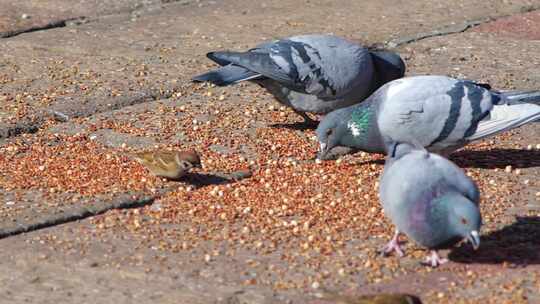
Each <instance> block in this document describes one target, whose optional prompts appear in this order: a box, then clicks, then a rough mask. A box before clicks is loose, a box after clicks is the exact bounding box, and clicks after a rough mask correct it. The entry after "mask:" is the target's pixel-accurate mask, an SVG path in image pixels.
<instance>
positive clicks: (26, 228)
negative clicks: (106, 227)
mask: <svg viewBox="0 0 540 304" xmlns="http://www.w3.org/2000/svg"><path fill="white" fill-rule="evenodd" d="M205 175H206V177H205V179H206V181H203V180H200V181H199V182H198V184H197V187H204V186H209V185H219V184H226V183H232V182H238V181H240V180H242V179H245V178H250V177H251V176H252V172H251V170H250V171H245V170H239V171H235V172H231V173H223V172H208V173H206V174H205ZM198 179H200V177H199V178H198ZM198 179H197V180H198ZM174 189H175V187H174V184H171V186H170V187H166V188H164V189H161V190H159V191H158V192H157V194H155V195H147V196H145V197H143V198H140V199H125V198H117V199H116V200H115V199H113V200H112V201H111V202H108V203H107V202H103V200H101V201H100V200H98V201H96V202H94V203H90V204H88V205H83V206H78V207H74V208H72V209H69V210H67V211H66V212H63V213H61V214H55V215H52V216H50V217H47V218H44V219H43V220H41V221H38V222H35V223H29V224H21V225H19V226H17V227H9V228H4V229H2V228H0V240H1V239H4V238H7V237H11V236H15V235H18V234H22V233H27V232H33V231H36V230H40V229H44V228H50V227H54V226H57V225H62V224H67V223H70V222H75V221H79V220H84V219H86V218H89V217H94V216H96V215H100V214H103V213H105V212H107V211H110V210H117V209H133V208H140V207H144V206H148V205H151V204H152V203H154V201H155V200H157V199H159V198H160V197H162V196H163V195H165V194H166V193H169V192H171V191H174Z"/></svg>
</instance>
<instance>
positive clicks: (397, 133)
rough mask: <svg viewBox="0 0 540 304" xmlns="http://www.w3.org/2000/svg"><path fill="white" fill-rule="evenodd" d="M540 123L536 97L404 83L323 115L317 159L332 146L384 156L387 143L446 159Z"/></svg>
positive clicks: (428, 81) (437, 81) (451, 82)
mask: <svg viewBox="0 0 540 304" xmlns="http://www.w3.org/2000/svg"><path fill="white" fill-rule="evenodd" d="M539 118H540V91H496V90H493V89H490V87H489V86H488V85H485V84H479V83H475V82H473V81H469V80H458V79H454V78H450V77H446V76H414V77H405V78H401V79H397V80H394V81H391V82H389V83H387V84H385V85H383V86H382V87H381V88H379V89H378V90H377V91H376V92H375V93H373V95H371V96H370V97H369V98H367V99H366V100H365V101H364V102H362V103H360V104H357V105H353V106H350V107H346V108H343V109H338V110H335V111H333V112H331V113H329V114H327V115H326V116H325V117H324V118H323V119H322V120H321V122H320V124H319V126H318V128H317V130H316V133H317V138H318V141H319V145H320V154H319V158H321V159H324V158H325V155H326V154H327V153H328V152H329V151H330V150H331V149H332V148H333V147H334V146H344V147H350V148H354V149H356V150H362V151H365V152H371V153H386V152H387V151H385V148H386V147H387V146H388V144H389V143H392V142H416V143H418V144H420V145H421V146H423V147H425V148H426V149H427V150H428V151H430V152H434V153H439V154H442V155H448V154H450V153H451V152H453V151H454V150H456V149H458V148H460V147H462V146H464V145H466V144H468V143H469V142H471V141H474V140H479V139H482V138H485V137H488V136H491V135H494V134H497V133H500V132H503V131H506V130H510V129H513V128H516V127H519V126H522V125H524V124H526V123H529V122H532V121H536V120H538V119H539Z"/></svg>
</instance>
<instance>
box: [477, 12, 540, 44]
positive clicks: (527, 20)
mask: <svg viewBox="0 0 540 304" xmlns="http://www.w3.org/2000/svg"><path fill="white" fill-rule="evenodd" d="M474 31H476V32H487V33H495V34H498V35H503V36H508V37H513V38H518V39H526V40H540V11H534V12H529V13H524V14H519V15H514V16H509V17H506V18H501V19H499V20H496V21H493V22H489V23H485V24H482V25H480V26H478V27H476V28H474Z"/></svg>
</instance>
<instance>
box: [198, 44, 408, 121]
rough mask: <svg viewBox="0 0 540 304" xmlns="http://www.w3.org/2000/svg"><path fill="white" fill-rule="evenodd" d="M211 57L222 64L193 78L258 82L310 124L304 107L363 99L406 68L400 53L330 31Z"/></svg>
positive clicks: (324, 109) (323, 109) (318, 109)
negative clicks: (370, 47) (373, 48)
mask: <svg viewBox="0 0 540 304" xmlns="http://www.w3.org/2000/svg"><path fill="white" fill-rule="evenodd" d="M207 57H208V58H210V59H211V60H213V61H215V62H216V63H217V64H219V65H221V66H222V67H221V68H219V69H216V70H213V71H210V72H208V73H205V74H202V75H198V76H195V77H193V81H197V82H199V81H208V82H211V83H213V84H216V85H218V86H226V85H230V84H235V83H238V82H241V81H245V80H250V81H253V82H255V83H257V84H259V85H261V86H262V87H264V88H266V90H268V92H270V93H271V94H272V95H274V97H275V98H276V99H277V100H278V101H279V102H280V103H282V104H284V105H286V106H288V107H291V108H292V109H293V110H294V111H295V112H296V113H298V114H299V115H300V116H302V117H303V118H304V120H305V123H307V124H311V125H313V124H315V122H314V121H313V120H312V119H311V118H309V116H307V114H306V113H305V112H309V113H317V114H326V113H328V112H330V111H333V110H335V109H338V108H343V107H347V106H350V105H352V104H355V103H358V102H361V101H362V100H364V99H365V98H367V97H368V96H369V95H371V93H373V92H374V91H375V90H377V89H378V88H379V87H380V86H381V85H383V84H385V83H387V82H388V81H391V80H394V79H397V78H401V77H403V75H404V73H405V64H404V63H403V61H402V60H401V57H399V55H398V54H396V53H393V52H386V51H369V50H368V49H366V48H364V47H362V46H360V45H358V44H356V43H352V42H350V41H347V40H345V39H343V38H340V37H336V36H331V35H303V36H295V37H290V38H286V39H282V40H277V41H274V42H267V43H263V44H260V45H258V46H257V47H255V48H253V49H251V50H248V51H246V52H231V51H220V52H211V53H208V54H207Z"/></svg>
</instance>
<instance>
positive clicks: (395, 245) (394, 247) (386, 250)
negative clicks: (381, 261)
mask: <svg viewBox="0 0 540 304" xmlns="http://www.w3.org/2000/svg"><path fill="white" fill-rule="evenodd" d="M399 234H400V232H399V230H397V229H396V233H394V237H393V238H392V240H390V242H388V244H386V245H385V246H384V247H383V249H382V250H381V253H382V255H383V256H387V255H388V254H390V253H391V252H392V251H395V252H396V253H397V255H398V256H399V257H402V256H404V255H405V254H404V253H403V250H401V247H400V246H399Z"/></svg>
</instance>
